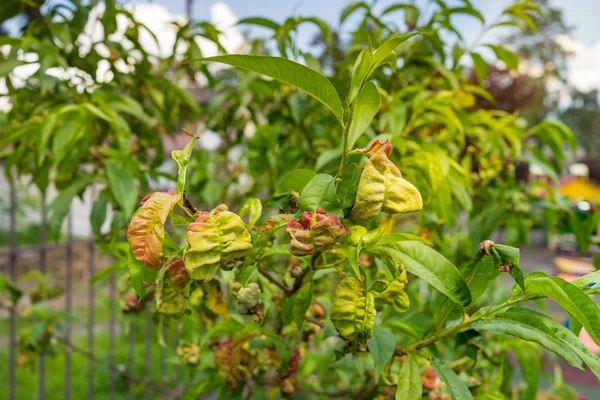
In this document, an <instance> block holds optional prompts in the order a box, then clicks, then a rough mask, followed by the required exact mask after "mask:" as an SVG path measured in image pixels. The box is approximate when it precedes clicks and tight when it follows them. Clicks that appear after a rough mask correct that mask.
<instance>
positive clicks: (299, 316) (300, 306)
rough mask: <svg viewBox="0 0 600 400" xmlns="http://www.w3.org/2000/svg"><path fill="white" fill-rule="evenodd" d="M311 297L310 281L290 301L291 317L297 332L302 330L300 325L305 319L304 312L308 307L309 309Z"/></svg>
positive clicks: (311, 285) (311, 286)
mask: <svg viewBox="0 0 600 400" xmlns="http://www.w3.org/2000/svg"><path fill="white" fill-rule="evenodd" d="M312 296H313V283H312V281H311V282H309V283H306V284H304V286H302V288H300V290H298V293H296V294H295V295H294V298H293V300H292V302H293V306H292V316H293V318H294V322H295V323H296V326H297V327H298V330H300V329H301V328H302V323H303V322H304V319H305V318H306V312H307V311H308V307H310V303H311V302H312Z"/></svg>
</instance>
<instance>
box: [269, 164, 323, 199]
mask: <svg viewBox="0 0 600 400" xmlns="http://www.w3.org/2000/svg"><path fill="white" fill-rule="evenodd" d="M315 175H316V174H315V173H314V171H312V170H310V169H295V170H293V171H292V172H290V173H289V174H287V175H286V176H284V177H283V179H281V182H279V185H277V188H276V189H275V194H276V195H281V194H289V193H290V192H291V191H294V192H298V193H300V192H302V189H304V187H305V186H306V184H307V183H308V182H309V181H310V180H311V179H312V178H314V177H315Z"/></svg>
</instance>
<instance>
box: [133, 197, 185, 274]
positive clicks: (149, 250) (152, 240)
mask: <svg viewBox="0 0 600 400" xmlns="http://www.w3.org/2000/svg"><path fill="white" fill-rule="evenodd" d="M180 198H181V195H178V194H175V193H174V191H169V192H168V193H163V192H156V193H153V194H151V195H148V196H146V197H145V198H144V199H143V200H142V202H141V207H140V208H139V209H138V211H137V212H136V213H135V214H134V215H133V217H132V218H131V222H130V223H129V227H128V228H127V241H128V242H129V244H130V245H131V249H132V250H133V254H134V256H135V258H136V260H139V261H143V262H144V263H145V264H146V265H147V266H148V267H151V268H157V269H158V268H160V264H161V261H162V255H163V241H164V239H165V227H164V224H165V221H166V220H167V217H168V216H169V212H170V211H171V210H172V209H173V207H175V205H176V204H177V202H178V201H179V199H180Z"/></svg>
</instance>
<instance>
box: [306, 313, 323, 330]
mask: <svg viewBox="0 0 600 400" xmlns="http://www.w3.org/2000/svg"><path fill="white" fill-rule="evenodd" d="M306 320H307V321H308V322H310V323H311V324H315V325H317V326H319V327H321V328H323V327H324V326H325V324H323V322H321V321H319V320H318V319H316V318H315V317H311V316H308V315H307V316H306Z"/></svg>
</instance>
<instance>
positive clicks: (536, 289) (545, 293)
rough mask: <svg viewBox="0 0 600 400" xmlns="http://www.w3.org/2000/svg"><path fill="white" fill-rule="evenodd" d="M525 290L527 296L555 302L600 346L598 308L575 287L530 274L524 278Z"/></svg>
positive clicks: (559, 280) (565, 282) (599, 309)
mask: <svg viewBox="0 0 600 400" xmlns="http://www.w3.org/2000/svg"><path fill="white" fill-rule="evenodd" d="M525 288H526V291H525V293H526V294H527V295H528V296H535V297H548V298H551V299H552V300H554V301H556V302H557V303H558V304H560V305H561V306H562V307H563V308H564V309H565V311H567V312H568V313H569V314H570V315H572V316H573V317H574V318H576V319H577V320H578V321H579V322H580V323H581V325H583V326H584V327H585V330H586V331H587V332H588V333H589V334H590V336H591V337H592V339H594V342H596V343H598V344H600V308H599V307H598V305H597V304H596V303H595V302H594V300H592V299H591V298H590V297H589V296H588V295H587V294H585V293H584V292H583V291H582V290H581V289H579V288H578V287H577V286H575V285H573V284H572V283H569V282H567V281H565V280H563V279H560V278H555V277H551V276H548V275H546V274H545V273H543V272H532V273H530V274H528V275H527V276H526V277H525Z"/></svg>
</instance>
